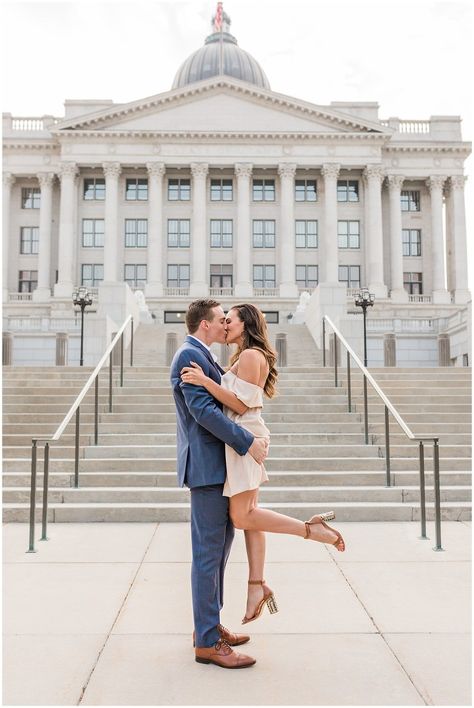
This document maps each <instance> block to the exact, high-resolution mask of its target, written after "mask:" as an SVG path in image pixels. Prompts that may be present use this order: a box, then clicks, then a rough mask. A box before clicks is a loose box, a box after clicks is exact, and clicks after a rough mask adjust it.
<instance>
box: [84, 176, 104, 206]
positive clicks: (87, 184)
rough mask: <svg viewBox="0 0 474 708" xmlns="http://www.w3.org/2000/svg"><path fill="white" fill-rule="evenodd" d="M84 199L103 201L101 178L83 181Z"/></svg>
mask: <svg viewBox="0 0 474 708" xmlns="http://www.w3.org/2000/svg"><path fill="white" fill-rule="evenodd" d="M84 199H86V200H96V201H104V199H105V179H104V178H103V177H92V178H90V179H85V180H84Z"/></svg>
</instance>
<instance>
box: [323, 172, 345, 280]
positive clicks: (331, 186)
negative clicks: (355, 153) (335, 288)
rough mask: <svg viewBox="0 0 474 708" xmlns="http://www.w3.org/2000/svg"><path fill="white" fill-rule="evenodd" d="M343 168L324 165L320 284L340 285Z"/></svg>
mask: <svg viewBox="0 0 474 708" xmlns="http://www.w3.org/2000/svg"><path fill="white" fill-rule="evenodd" d="M340 168H341V166H340V165H336V164H331V163H328V164H326V165H323V167H322V169H321V174H322V176H323V177H324V206H323V215H324V216H323V229H322V239H321V244H320V253H321V255H320V257H319V258H320V265H319V268H320V271H321V272H320V276H319V282H320V283H331V284H338V283H339V261H338V250H337V178H338V175H339V170H340Z"/></svg>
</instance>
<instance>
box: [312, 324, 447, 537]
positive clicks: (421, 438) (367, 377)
mask: <svg viewBox="0 0 474 708" xmlns="http://www.w3.org/2000/svg"><path fill="white" fill-rule="evenodd" d="M326 323H327V324H328V325H329V326H330V327H331V329H332V331H333V335H334V383H335V386H336V387H337V386H338V366H337V358H338V352H337V341H338V340H339V341H340V342H341V344H342V345H343V346H344V348H345V349H346V352H347V365H346V366H347V384H348V388H347V399H348V409H349V412H351V411H352V396H351V373H350V372H351V369H350V360H351V358H352V359H353V360H354V362H355V363H356V364H357V366H358V367H359V369H360V371H361V372H362V374H363V377H364V378H363V387H364V433H365V444H366V445H368V444H369V412H368V397H367V382H369V383H370V385H371V386H372V388H373V389H374V391H375V393H376V394H377V395H378V396H379V398H380V399H381V400H382V402H383V404H384V407H385V408H384V414H385V415H384V419H385V469H386V482H387V485H386V486H387V487H390V486H391V470H390V424H389V413H391V414H392V416H393V417H394V419H395V421H396V422H397V423H398V425H399V426H400V428H401V429H402V430H403V432H404V433H405V435H406V436H407V437H408V438H409V439H410V440H416V441H418V443H419V461H420V510H421V538H422V539H427V538H428V537H427V535H426V498H425V453H424V443H425V442H427V441H429V442H433V476H434V493H435V528H436V546H435V547H434V549H433V550H435V551H442V550H443V548H442V546H441V492H440V479H439V436H435V435H415V433H413V431H412V430H411V429H410V428H409V427H408V425H407V424H406V423H405V421H404V420H403V418H402V417H401V415H400V414H399V412H398V411H397V409H396V408H395V406H394V405H393V404H392V403H391V401H390V400H389V399H388V397H387V396H386V395H385V393H384V392H383V391H382V389H381V388H380V386H379V385H378V383H377V382H376V381H375V379H374V378H373V376H372V374H371V373H370V372H369V371H368V369H367V368H366V367H365V366H364V364H363V363H362V361H361V360H360V358H359V357H358V356H357V354H356V353H355V351H354V350H353V349H352V347H351V346H350V344H349V343H348V342H347V341H346V339H345V338H344V336H343V334H342V333H341V332H340V331H339V330H338V328H337V327H336V325H335V324H334V323H333V322H332V321H331V319H330V318H329V317H328V316H327V315H324V317H323V322H322V340H323V341H322V347H323V366H324V367H325V366H326Z"/></svg>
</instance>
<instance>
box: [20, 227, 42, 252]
mask: <svg viewBox="0 0 474 708" xmlns="http://www.w3.org/2000/svg"><path fill="white" fill-rule="evenodd" d="M38 250H39V228H38V227H37V226H22V227H21V228H20V253H24V254H25V255H31V254H34V253H38Z"/></svg>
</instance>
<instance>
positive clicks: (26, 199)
mask: <svg viewBox="0 0 474 708" xmlns="http://www.w3.org/2000/svg"><path fill="white" fill-rule="evenodd" d="M40 205H41V190H40V189H39V187H22V189H21V208H22V209H39V208H40Z"/></svg>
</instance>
